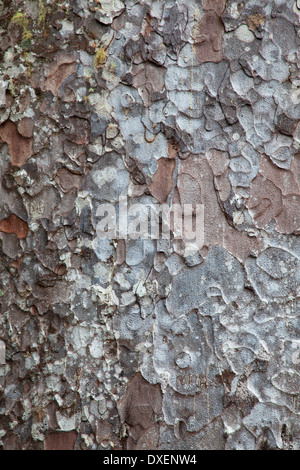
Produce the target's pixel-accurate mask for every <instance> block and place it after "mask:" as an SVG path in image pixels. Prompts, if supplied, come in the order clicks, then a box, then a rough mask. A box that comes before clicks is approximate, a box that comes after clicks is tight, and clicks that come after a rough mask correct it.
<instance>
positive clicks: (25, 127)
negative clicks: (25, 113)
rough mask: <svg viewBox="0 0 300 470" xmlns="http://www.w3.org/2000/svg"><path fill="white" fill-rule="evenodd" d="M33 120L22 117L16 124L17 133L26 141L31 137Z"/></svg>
mask: <svg viewBox="0 0 300 470" xmlns="http://www.w3.org/2000/svg"><path fill="white" fill-rule="evenodd" d="M33 127H34V120H33V119H31V118H28V117H24V118H23V119H21V121H20V122H19V124H18V131H19V133H20V134H21V135H22V136H23V137H26V138H27V139H30V137H32V135H33Z"/></svg>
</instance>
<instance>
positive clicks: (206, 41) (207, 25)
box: [194, 10, 223, 64]
mask: <svg viewBox="0 0 300 470" xmlns="http://www.w3.org/2000/svg"><path fill="white" fill-rule="evenodd" d="M222 34H223V23H222V20H221V18H220V16H218V15H217V14H216V13H215V12H214V11H213V10H208V11H206V12H205V13H204V15H203V17H202V18H201V20H200V23H199V25H198V27H196V28H195V32H194V41H195V52H196V56H197V59H198V61H199V62H200V63H201V64H202V63H204V62H220V61H221V60H222V59H223V51H222Z"/></svg>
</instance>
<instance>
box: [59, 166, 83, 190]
mask: <svg viewBox="0 0 300 470" xmlns="http://www.w3.org/2000/svg"><path fill="white" fill-rule="evenodd" d="M56 180H57V181H58V184H59V185H60V187H61V189H62V190H63V191H64V192H66V193H67V192H68V191H70V190H71V189H73V188H77V189H78V188H79V187H80V183H81V177H80V175H75V174H74V173H72V172H71V171H69V170H67V169H66V168H61V169H60V170H58V172H57V174H56Z"/></svg>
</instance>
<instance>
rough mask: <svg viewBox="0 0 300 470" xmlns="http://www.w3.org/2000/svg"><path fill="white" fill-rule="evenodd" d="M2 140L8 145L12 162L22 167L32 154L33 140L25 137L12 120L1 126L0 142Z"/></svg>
mask: <svg viewBox="0 0 300 470" xmlns="http://www.w3.org/2000/svg"><path fill="white" fill-rule="evenodd" d="M2 142H5V143H6V144H7V145H8V151H9V155H10V158H11V164H12V165H14V166H18V167H21V166H22V165H24V163H25V162H26V161H27V160H28V158H30V157H31V155H32V152H33V150H32V143H33V140H32V139H30V138H26V137H23V136H22V135H21V134H20V133H19V132H18V129H17V127H16V125H15V124H14V123H13V122H11V121H7V122H6V123H5V124H2V126H0V143H2Z"/></svg>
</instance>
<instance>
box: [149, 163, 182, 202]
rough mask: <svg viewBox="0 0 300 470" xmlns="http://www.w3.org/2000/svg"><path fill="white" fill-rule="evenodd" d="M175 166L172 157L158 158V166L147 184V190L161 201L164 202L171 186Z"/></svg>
mask: <svg viewBox="0 0 300 470" xmlns="http://www.w3.org/2000/svg"><path fill="white" fill-rule="evenodd" d="M175 166H176V163H175V160H174V159H173V160H170V159H168V158H160V159H159V160H158V168H157V171H156V173H155V175H154V176H153V179H152V181H151V183H150V185H149V191H150V193H151V194H152V196H153V197H155V198H156V199H157V200H158V201H159V202H161V203H164V202H166V200H167V197H168V196H169V194H170V192H171V189H172V187H173V173H174V170H175Z"/></svg>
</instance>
